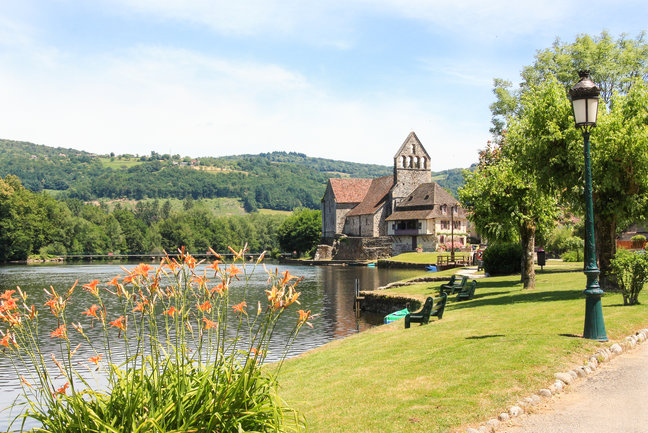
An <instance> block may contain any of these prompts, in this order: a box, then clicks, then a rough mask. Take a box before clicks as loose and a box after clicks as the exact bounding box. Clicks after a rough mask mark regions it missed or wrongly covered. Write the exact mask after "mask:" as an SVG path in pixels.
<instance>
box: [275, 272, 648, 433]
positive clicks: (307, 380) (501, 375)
mask: <svg viewBox="0 0 648 433" xmlns="http://www.w3.org/2000/svg"><path fill="white" fill-rule="evenodd" d="M518 280H519V276H508V277H494V278H485V279H481V280H479V282H478V287H477V292H476V295H475V298H474V299H473V300H471V301H464V302H456V301H455V300H454V297H450V299H449V300H448V306H447V308H446V312H445V315H444V317H443V320H440V321H437V320H436V319H433V321H432V322H431V323H430V324H428V325H425V326H418V325H414V326H413V327H412V328H411V329H404V327H403V322H402V321H398V322H395V323H392V324H390V325H385V326H379V327H377V328H373V329H371V330H369V331H366V332H363V333H360V334H356V335H354V336H352V337H349V338H345V339H342V340H337V341H334V342H332V343H330V344H328V345H326V346H324V347H322V348H319V349H316V350H314V351H311V352H309V353H307V354H305V355H303V356H301V357H299V358H296V359H293V360H290V361H288V362H287V363H286V365H285V370H284V371H283V373H282V376H281V377H280V382H281V394H282V396H283V397H284V398H285V399H286V400H287V401H288V402H289V403H290V404H292V405H294V406H295V407H297V408H298V409H300V410H301V411H302V412H303V413H304V415H305V416H306V418H307V420H308V422H309V426H310V428H311V431H314V432H383V431H390V432H421V431H425V432H451V431H461V429H462V428H465V427H466V426H469V425H471V424H472V425H475V424H476V423H479V422H480V421H484V420H486V419H489V418H492V417H495V416H496V415H497V414H499V413H501V412H502V411H505V410H506V409H507V407H508V406H510V405H512V404H514V403H516V401H518V399H520V398H521V397H525V396H528V395H529V394H530V392H532V391H535V390H537V389H539V388H542V387H546V386H548V385H549V384H550V383H552V382H553V373H554V372H556V371H559V370H563V369H567V367H569V366H571V365H573V364H574V363H580V362H582V361H583V360H584V359H585V356H586V355H589V354H591V353H593V352H594V351H595V350H596V349H597V348H598V347H600V346H602V345H603V344H605V343H598V342H594V341H590V340H584V339H582V338H579V337H578V335H580V334H582V330H583V320H584V310H585V299H584V296H583V295H582V294H581V292H582V291H583V289H584V288H585V276H584V275H583V273H582V272H573V273H571V272H570V273H566V272H564V270H562V269H557V270H556V272H552V271H551V270H550V269H547V268H545V272H544V273H539V274H538V275H537V288H536V289H535V290H532V291H530V290H523V289H522V286H521V284H520V283H519V282H518ZM439 285H440V283H426V284H416V285H412V286H407V287H398V288H395V289H392V290H391V291H392V292H394V293H407V294H410V295H415V296H428V295H432V294H435V293H436V291H435V290H434V289H435V288H437V287H438V286H439ZM640 300H641V302H643V304H644V305H638V306H633V307H624V306H622V305H621V304H622V298H621V295H620V294H607V295H605V296H604V298H603V314H604V317H605V323H606V328H607V334H608V337H609V338H610V340H615V339H622V338H623V337H625V336H627V335H629V334H630V333H631V332H633V331H635V330H637V329H640V328H643V327H646V326H647V325H648V314H647V313H648V294H647V293H644V294H642V296H640ZM315 326H326V324H324V323H321V322H320V323H317V321H315ZM607 344H610V343H607Z"/></svg>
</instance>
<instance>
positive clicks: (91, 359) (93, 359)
mask: <svg viewBox="0 0 648 433" xmlns="http://www.w3.org/2000/svg"><path fill="white" fill-rule="evenodd" d="M101 358H103V355H97V356H93V357H92V358H88V361H90V362H94V363H95V364H97V365H99V361H101Z"/></svg>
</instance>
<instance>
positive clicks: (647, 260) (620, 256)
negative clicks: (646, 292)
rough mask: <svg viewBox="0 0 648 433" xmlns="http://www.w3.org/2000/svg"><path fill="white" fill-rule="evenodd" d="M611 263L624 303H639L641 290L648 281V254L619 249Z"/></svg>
mask: <svg viewBox="0 0 648 433" xmlns="http://www.w3.org/2000/svg"><path fill="white" fill-rule="evenodd" d="M611 265H612V272H613V273H614V275H615V276H616V278H617V282H618V283H619V288H620V289H621V293H622V294H623V305H635V304H638V303H639V300H638V299H637V298H638V296H639V292H641V289H643V287H644V286H645V285H646V283H648V254H646V252H645V251H637V252H633V251H628V250H619V251H618V252H617V253H616V255H615V256H614V258H613V259H612V261H611Z"/></svg>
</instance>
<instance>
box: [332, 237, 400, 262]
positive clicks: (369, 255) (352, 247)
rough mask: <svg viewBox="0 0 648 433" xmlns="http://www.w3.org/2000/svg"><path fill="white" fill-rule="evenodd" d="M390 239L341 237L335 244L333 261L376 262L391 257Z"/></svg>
mask: <svg viewBox="0 0 648 433" xmlns="http://www.w3.org/2000/svg"><path fill="white" fill-rule="evenodd" d="M391 250H392V245H391V239H390V238H389V237H387V236H384V237H379V238H361V237H343V238H340V239H339V240H338V241H337V242H336V252H335V255H334V257H333V259H335V260H378V259H385V258H388V257H391Z"/></svg>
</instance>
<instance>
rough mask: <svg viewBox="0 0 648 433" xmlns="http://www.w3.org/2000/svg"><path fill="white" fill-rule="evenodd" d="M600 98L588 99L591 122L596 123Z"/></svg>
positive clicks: (588, 115) (588, 114)
mask: <svg viewBox="0 0 648 433" xmlns="http://www.w3.org/2000/svg"><path fill="white" fill-rule="evenodd" d="M598 102H599V101H598V99H587V117H588V119H587V121H588V122H589V123H596V115H597V114H598V113H597V112H598Z"/></svg>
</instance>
